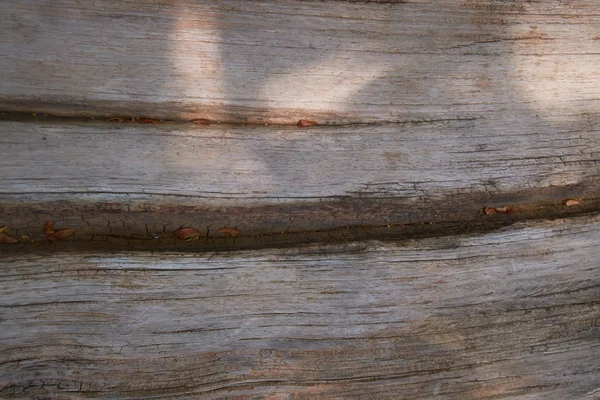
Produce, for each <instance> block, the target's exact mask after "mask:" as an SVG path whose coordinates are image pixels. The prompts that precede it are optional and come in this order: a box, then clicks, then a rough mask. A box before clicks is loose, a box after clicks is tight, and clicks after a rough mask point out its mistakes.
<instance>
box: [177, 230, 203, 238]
mask: <svg viewBox="0 0 600 400" xmlns="http://www.w3.org/2000/svg"><path fill="white" fill-rule="evenodd" d="M173 236H175V237H176V238H178V239H181V240H187V239H192V238H195V237H198V236H200V231H199V230H197V229H194V228H181V229H178V230H176V231H175V232H173Z"/></svg>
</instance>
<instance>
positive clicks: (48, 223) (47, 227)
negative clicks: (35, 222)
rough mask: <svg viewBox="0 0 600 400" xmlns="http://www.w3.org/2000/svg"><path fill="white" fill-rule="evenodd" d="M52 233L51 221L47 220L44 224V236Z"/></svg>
mask: <svg viewBox="0 0 600 400" xmlns="http://www.w3.org/2000/svg"><path fill="white" fill-rule="evenodd" d="M53 234H54V228H52V221H50V220H48V221H46V223H45V224H44V235H46V237H48V236H49V235H53Z"/></svg>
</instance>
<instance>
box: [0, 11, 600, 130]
mask: <svg viewBox="0 0 600 400" xmlns="http://www.w3.org/2000/svg"><path fill="white" fill-rule="evenodd" d="M3 7H4V11H5V12H3V13H2V14H1V15H0V52H1V53H2V54H3V57H2V58H1V59H0V70H2V73H3V78H2V86H1V87H0V109H3V110H5V111H6V110H8V111H28V112H38V113H40V112H48V113H54V114H57V115H66V116H71V115H84V116H94V115H95V116H114V115H124V116H127V115H135V116H146V117H152V118H166V119H188V120H191V119H196V118H210V119H213V120H221V121H229V122H243V123H285V124H295V123H296V122H297V121H298V120H299V119H313V120H317V121H318V122H319V123H324V124H341V123H368V122H381V121H388V122H404V121H412V120H423V119H425V120H429V119H440V118H457V117H462V118H468V117H479V116H482V115H489V114H496V113H498V112H499V111H504V112H506V113H507V115H511V114H512V113H515V112H518V113H523V112H525V113H528V115H530V116H532V117H533V116H538V117H539V118H548V119H550V120H565V119H567V120H568V119H569V118H570V117H572V116H574V115H575V116H577V115H585V114H586V113H591V114H592V115H593V116H594V118H595V119H596V120H597V115H598V101H599V100H600V98H599V96H598V93H600V77H599V75H598V74H599V73H598V68H597V66H598V64H600V40H598V32H599V29H600V15H599V14H598V13H597V2H596V1H595V0H572V1H568V2H565V1H562V0H547V1H543V2H532V1H529V0H511V1H503V2H501V1H496V0H420V1H410V2H405V1H386V2H384V4H382V3H381V2H373V1H370V2H365V1H362V2H361V1H358V2H357V1H352V2H342V1H292V0H277V1H273V0H271V1H251V2H249V1H230V0H227V1H226V0H222V1H210V2H209V1H186V0H181V1H140V0H130V1H114V0H98V1H94V2H80V1H76V0H51V1H50V0H45V1H44V0H25V1H24V0H7V1H4V2H3Z"/></svg>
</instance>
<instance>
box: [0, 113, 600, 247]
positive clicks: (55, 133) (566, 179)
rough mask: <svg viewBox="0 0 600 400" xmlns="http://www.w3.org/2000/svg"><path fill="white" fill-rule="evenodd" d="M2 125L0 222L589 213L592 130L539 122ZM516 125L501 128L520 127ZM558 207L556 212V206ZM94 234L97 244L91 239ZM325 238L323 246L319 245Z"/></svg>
mask: <svg viewBox="0 0 600 400" xmlns="http://www.w3.org/2000/svg"><path fill="white" fill-rule="evenodd" d="M36 120H40V121H38V122H31V121H29V122H27V121H25V122H16V121H2V122H0V145H1V146H2V148H3V156H2V158H0V169H1V171H2V174H0V200H2V208H1V209H0V211H1V214H0V215H1V219H0V226H2V225H8V226H9V227H10V228H11V229H12V230H13V231H12V232H13V233H16V234H17V235H27V236H30V237H32V238H36V237H39V236H40V235H41V233H42V226H43V224H44V221H45V220H47V219H51V220H53V221H55V222H56V223H57V224H59V225H62V226H70V227H74V228H77V230H78V235H79V236H78V237H79V238H86V240H87V239H90V238H91V237H92V236H93V235H112V236H129V237H131V236H132V235H138V237H139V236H140V235H142V236H147V238H150V239H152V238H154V237H155V236H160V237H161V238H162V237H168V236H169V233H170V232H172V231H174V230H176V229H178V228H179V227H181V226H191V227H194V228H196V229H199V230H200V231H201V232H202V233H203V234H204V232H207V234H206V236H211V231H212V236H214V235H217V236H223V234H218V233H217V231H218V229H219V228H221V227H224V226H233V227H236V228H238V229H239V230H240V231H241V232H242V235H255V234H272V233H277V234H281V233H290V232H306V231H311V232H313V231H318V230H323V229H336V228H345V227H385V226H388V225H406V224H430V223H443V222H449V221H455V222H456V221H459V222H460V221H463V222H465V221H474V220H475V221H480V220H485V219H486V218H487V219H493V218H498V217H499V216H492V217H488V216H484V215H482V214H481V209H482V208H483V207H485V206H494V207H499V206H503V205H506V204H512V205H513V206H514V207H515V210H516V211H518V213H517V215H515V218H519V216H520V215H522V216H523V217H524V218H532V217H548V216H552V215H553V213H554V214H557V213H560V212H563V211H565V207H564V206H563V205H562V200H563V199H565V198H579V199H581V205H580V206H577V207H572V208H571V209H570V210H569V211H570V212H583V211H591V210H594V209H598V206H599V204H598V201H599V199H600V173H599V172H600V167H599V166H598V162H599V160H600V158H599V155H600V130H599V129H598V128H597V127H595V126H580V127H579V129H574V130H572V131H564V130H562V129H559V128H557V127H555V126H552V125H549V124H547V123H545V122H543V121H538V122H537V123H536V124H535V125H532V126H529V127H528V129H523V130H521V131H516V129H499V127H498V121H493V120H492V121H490V120H474V121H450V122H443V123H442V122H437V123H419V124H403V125H399V124H389V125H388V124H384V125H376V126H375V125H374V126H347V127H315V128H311V129H309V130H301V129H298V128H295V127H294V128H292V127H264V126H235V125H227V126H225V125H220V126H211V127H198V126H196V125H193V124H165V125H158V126H146V125H137V124H136V125H129V124H108V123H104V122H95V123H94V122H84V123H82V122H71V123H70V122H56V121H52V120H49V121H46V122H44V118H36ZM520 122H521V121H520V120H519V119H518V118H515V119H513V120H512V121H507V122H506V123H505V125H511V124H513V126H516V125H519V124H520ZM565 212H566V211H565ZM97 237H99V236H97ZM321 239H322V238H321Z"/></svg>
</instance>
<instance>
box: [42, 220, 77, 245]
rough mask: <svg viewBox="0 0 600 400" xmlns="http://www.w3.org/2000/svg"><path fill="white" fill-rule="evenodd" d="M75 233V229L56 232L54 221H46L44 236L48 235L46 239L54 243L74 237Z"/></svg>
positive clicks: (63, 229)
mask: <svg viewBox="0 0 600 400" xmlns="http://www.w3.org/2000/svg"><path fill="white" fill-rule="evenodd" d="M74 233H75V229H74V228H62V229H59V230H57V231H55V230H54V228H53V227H52V221H50V220H48V221H46V223H45V224H44V234H45V235H46V238H47V239H48V240H50V241H52V242H55V241H57V240H64V239H66V238H68V237H70V236H72V235H73V234H74Z"/></svg>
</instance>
